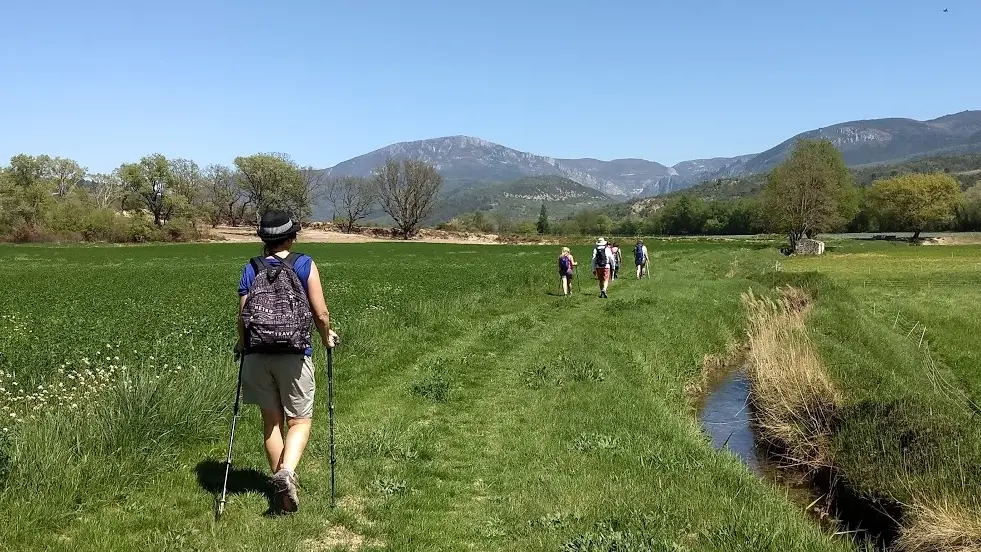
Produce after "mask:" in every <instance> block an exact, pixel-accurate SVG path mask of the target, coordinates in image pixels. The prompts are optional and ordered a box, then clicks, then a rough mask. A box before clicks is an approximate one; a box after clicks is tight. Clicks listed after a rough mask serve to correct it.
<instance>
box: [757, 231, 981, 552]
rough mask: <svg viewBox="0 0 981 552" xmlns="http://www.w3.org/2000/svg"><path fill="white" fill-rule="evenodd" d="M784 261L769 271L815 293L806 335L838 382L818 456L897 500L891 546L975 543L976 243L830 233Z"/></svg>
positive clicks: (980, 531)
mask: <svg viewBox="0 0 981 552" xmlns="http://www.w3.org/2000/svg"><path fill="white" fill-rule="evenodd" d="M783 267H784V269H785V270H786V271H787V273H789V274H787V273H785V274H783V275H782V276H779V277H777V278H775V279H774V278H769V279H770V280H771V281H773V280H783V281H791V282H796V283H798V284H799V285H801V286H803V287H805V288H806V289H808V290H809V292H810V293H811V294H812V295H813V296H814V299H815V303H814V307H813V312H812V313H811V314H810V315H809V317H808V320H807V326H808V329H809V330H808V332H807V334H808V338H809V340H810V342H811V343H813V344H814V347H816V350H817V351H818V354H819V356H820V359H821V361H822V362H823V365H822V369H823V370H825V371H826V372H827V374H829V375H830V377H831V379H832V380H833V382H834V384H835V386H836V387H837V388H838V389H840V392H841V399H840V401H838V404H837V406H836V409H835V414H834V417H833V420H831V421H828V422H827V423H824V424H822V425H821V427H825V428H827V427H829V426H833V435H831V436H830V437H829V438H828V439H825V440H824V441H822V445H821V448H822V455H823V456H824V457H826V458H827V459H828V460H829V461H830V462H831V463H832V464H833V465H834V466H835V467H836V468H837V469H838V470H840V473H841V474H843V476H844V477H846V478H847V479H848V482H849V485H852V486H854V487H855V488H857V489H858V490H860V491H861V492H862V493H864V494H865V495H867V496H871V497H879V498H882V499H885V500H887V501H891V502H895V503H898V504H900V505H902V510H903V515H902V518H901V519H898V520H897V521H898V522H899V523H900V526H901V530H902V535H901V537H900V539H899V541H898V542H897V543H896V544H897V545H898V546H900V547H901V549H902V550H918V551H919V550H924V551H928V550H929V551H934V550H943V551H953V550H977V549H979V547H981V521H979V517H978V515H977V512H978V506H979V505H981V483H979V481H981V479H979V478H978V475H979V474H981V429H979V425H978V419H977V414H978V412H979V410H978V407H977V405H978V404H981V396H979V393H981V375H979V373H978V372H977V367H978V365H979V361H981V349H979V348H978V347H977V343H978V341H977V340H978V336H979V335H981V318H979V317H978V316H977V305H979V304H981V291H979V290H981V288H979V284H981V270H979V269H981V248H978V247H974V246H963V247H961V246H950V247H913V246H909V245H906V244H902V245H901V244H891V243H889V244H882V243H878V244H876V243H872V244H857V243H840V244H836V246H835V247H834V251H832V252H831V253H830V254H829V255H827V256H824V257H822V258H811V259H806V258H799V259H793V260H790V261H788V262H786V263H783ZM824 395H825V396H827V395H828V393H824Z"/></svg>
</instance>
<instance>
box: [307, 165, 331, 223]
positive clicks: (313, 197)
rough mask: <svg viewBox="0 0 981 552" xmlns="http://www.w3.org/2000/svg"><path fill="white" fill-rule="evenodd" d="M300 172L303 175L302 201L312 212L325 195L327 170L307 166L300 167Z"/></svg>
mask: <svg viewBox="0 0 981 552" xmlns="http://www.w3.org/2000/svg"><path fill="white" fill-rule="evenodd" d="M300 174H301V175H302V176H303V197H304V203H306V204H307V205H309V206H310V212H311V214H312V213H313V211H314V210H315V207H316V206H317V205H321V200H322V199H323V198H324V197H325V196H326V194H327V188H328V187H329V181H330V179H329V178H327V171H323V170H319V169H315V168H313V167H309V166H308V167H303V168H301V169H300ZM328 199H329V198H328Z"/></svg>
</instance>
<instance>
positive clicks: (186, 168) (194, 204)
mask: <svg viewBox="0 0 981 552" xmlns="http://www.w3.org/2000/svg"><path fill="white" fill-rule="evenodd" d="M170 175H171V182H170V187H171V189H172V190H173V191H174V202H175V211H176V212H177V213H180V214H183V215H186V216H187V217H188V218H190V219H191V221H192V222H193V221H196V220H197V219H198V218H199V217H200V216H201V215H202V214H204V212H205V210H206V205H205V194H204V189H205V184H204V175H203V174H202V173H201V169H200V168H199V167H198V164H197V163H195V162H194V161H191V160H190V159H171V160H170Z"/></svg>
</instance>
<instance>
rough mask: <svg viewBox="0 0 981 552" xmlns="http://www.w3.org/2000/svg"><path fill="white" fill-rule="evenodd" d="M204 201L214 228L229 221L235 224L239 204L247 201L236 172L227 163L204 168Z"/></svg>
mask: <svg viewBox="0 0 981 552" xmlns="http://www.w3.org/2000/svg"><path fill="white" fill-rule="evenodd" d="M202 178H203V186H204V190H203V193H204V203H205V213H207V216H208V221H209V222H210V223H211V227H212V228H214V227H216V226H218V225H219V224H221V223H222V221H228V222H229V223H230V224H232V225H235V224H236V222H238V220H237V219H236V217H235V214H236V213H237V212H238V210H237V209H236V206H237V205H240V204H241V203H244V202H245V199H244V198H243V196H242V194H241V193H240V190H239V188H238V186H237V183H236V180H235V172H234V171H233V170H232V169H230V168H229V167H226V166H225V165H215V164H212V165H208V166H207V167H205V169H204V174H203V175H202Z"/></svg>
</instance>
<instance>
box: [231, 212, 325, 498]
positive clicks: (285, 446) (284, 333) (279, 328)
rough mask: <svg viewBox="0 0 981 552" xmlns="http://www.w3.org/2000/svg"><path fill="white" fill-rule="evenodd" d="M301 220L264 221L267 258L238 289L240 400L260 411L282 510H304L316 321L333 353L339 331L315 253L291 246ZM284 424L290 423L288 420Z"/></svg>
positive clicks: (248, 267) (250, 266)
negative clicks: (300, 468)
mask: <svg viewBox="0 0 981 552" xmlns="http://www.w3.org/2000/svg"><path fill="white" fill-rule="evenodd" d="M299 231H300V223H299V222H296V221H294V220H293V219H292V218H291V217H290V216H289V215H288V214H286V213H284V212H282V211H270V212H268V213H266V214H265V215H263V216H262V222H261V223H260V224H259V230H258V235H259V238H261V239H262V241H263V243H264V247H263V251H262V255H261V256H258V257H253V258H252V259H250V260H249V262H248V263H246V264H245V267H244V268H243V269H242V279H241V281H240V282H239V285H238V295H239V298H240V299H239V313H240V315H239V319H238V344H236V346H235V351H236V353H238V354H243V355H244V358H243V361H242V362H243V364H242V398H243V401H244V402H245V403H246V404H257V405H259V407H260V409H261V410H262V426H263V430H262V431H263V440H264V443H265V448H266V457H267V459H268V460H269V468H270V469H271V470H272V472H273V474H274V475H273V488H274V490H275V492H276V500H277V506H279V507H281V508H282V509H283V510H284V511H285V512H295V511H296V510H297V506H298V497H297V476H296V465H297V464H298V463H299V462H300V456H301V455H302V454H303V449H304V448H305V447H306V445H307V440H308V439H309V437H310V425H311V421H312V419H313V397H314V391H315V389H316V382H315V377H314V365H313V361H312V359H311V357H312V355H313V346H312V343H311V340H310V324H311V323H313V324H315V325H316V326H317V331H318V332H319V333H320V339H321V343H323V345H324V347H328V348H333V347H334V345H335V344H336V342H337V339H338V338H337V334H336V333H334V332H333V331H332V330H331V329H330V315H329V313H328V312H327V303H326V301H325V300H324V291H323V288H322V287H321V284H320V272H319V271H318V270H317V265H316V263H314V262H313V259H311V258H310V257H309V256H307V255H304V254H302V253H293V252H291V251H290V249H291V248H292V247H293V244H294V243H295V241H296V234H297V232H299ZM284 422H285V423H284Z"/></svg>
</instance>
